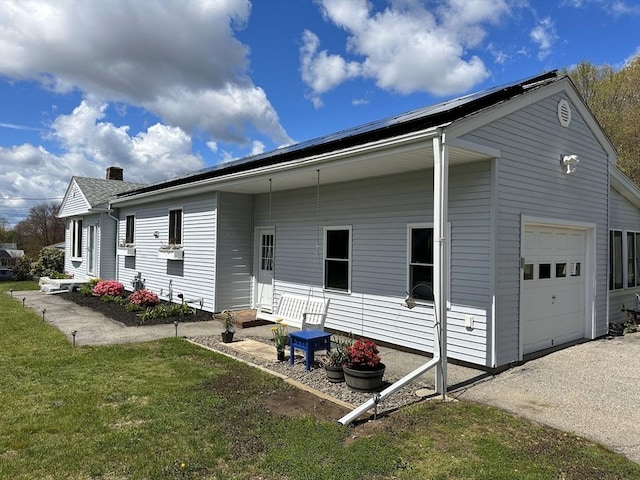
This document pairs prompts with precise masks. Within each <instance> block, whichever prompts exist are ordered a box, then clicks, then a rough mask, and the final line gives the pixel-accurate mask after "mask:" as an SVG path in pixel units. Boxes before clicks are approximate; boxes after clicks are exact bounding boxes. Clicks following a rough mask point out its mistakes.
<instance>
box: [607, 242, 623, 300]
mask: <svg viewBox="0 0 640 480" xmlns="http://www.w3.org/2000/svg"><path fill="white" fill-rule="evenodd" d="M623 285H624V283H623V282H622V231H620V230H611V231H610V232H609V290H618V289H620V288H622V287H623Z"/></svg>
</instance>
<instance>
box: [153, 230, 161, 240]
mask: <svg viewBox="0 0 640 480" xmlns="http://www.w3.org/2000/svg"><path fill="white" fill-rule="evenodd" d="M153 236H154V237H156V238H160V232H159V231H158V230H156V231H155V232H153Z"/></svg>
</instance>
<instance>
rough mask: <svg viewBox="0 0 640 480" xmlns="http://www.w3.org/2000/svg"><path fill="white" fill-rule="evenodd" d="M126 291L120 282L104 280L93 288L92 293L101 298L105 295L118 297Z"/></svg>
mask: <svg viewBox="0 0 640 480" xmlns="http://www.w3.org/2000/svg"><path fill="white" fill-rule="evenodd" d="M123 290H124V285H122V284H121V283H120V282H116V281H115V280H103V281H102V282H98V283H97V284H96V286H95V287H93V290H92V293H93V294H94V295H97V296H99V297H102V296H103V295H111V296H113V297H117V296H118V295H121V294H122V292H123Z"/></svg>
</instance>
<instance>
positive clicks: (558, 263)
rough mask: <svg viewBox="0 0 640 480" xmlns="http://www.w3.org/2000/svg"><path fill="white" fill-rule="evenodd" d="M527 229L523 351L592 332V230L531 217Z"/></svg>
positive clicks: (523, 245) (522, 319) (523, 240)
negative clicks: (533, 221) (589, 278)
mask: <svg viewBox="0 0 640 480" xmlns="http://www.w3.org/2000/svg"><path fill="white" fill-rule="evenodd" d="M523 230H524V231H523V239H522V260H521V263H522V269H521V272H522V274H521V275H522V276H521V279H520V282H521V296H520V298H521V314H520V318H521V328H522V332H521V338H522V352H523V354H525V355H526V354H528V353H532V352H536V351H539V350H543V349H545V348H550V347H554V346H556V345H561V344H564V343H568V342H571V341H574V340H579V339H581V338H585V337H590V332H591V328H589V324H590V323H591V322H589V321H588V319H589V318H591V315H590V310H591V309H590V308H589V304H590V300H591V298H590V297H591V294H590V292H589V290H588V289H587V285H588V281H587V279H588V277H589V270H590V269H589V268H588V267H589V264H590V263H591V262H589V255H588V252H589V250H588V244H589V243H590V232H591V230H590V229H586V228H568V227H566V226H559V225H539V224H533V223H527V224H525V225H524V229H523ZM588 300H589V301H588Z"/></svg>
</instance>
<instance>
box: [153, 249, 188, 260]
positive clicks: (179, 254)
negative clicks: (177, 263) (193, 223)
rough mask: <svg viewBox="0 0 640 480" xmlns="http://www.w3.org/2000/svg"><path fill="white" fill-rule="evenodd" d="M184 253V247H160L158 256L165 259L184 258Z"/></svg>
mask: <svg viewBox="0 0 640 480" xmlns="http://www.w3.org/2000/svg"><path fill="white" fill-rule="evenodd" d="M183 254H184V251H183V250H182V247H163V248H159V249H158V258H162V259H163V260H182V258H183Z"/></svg>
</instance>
